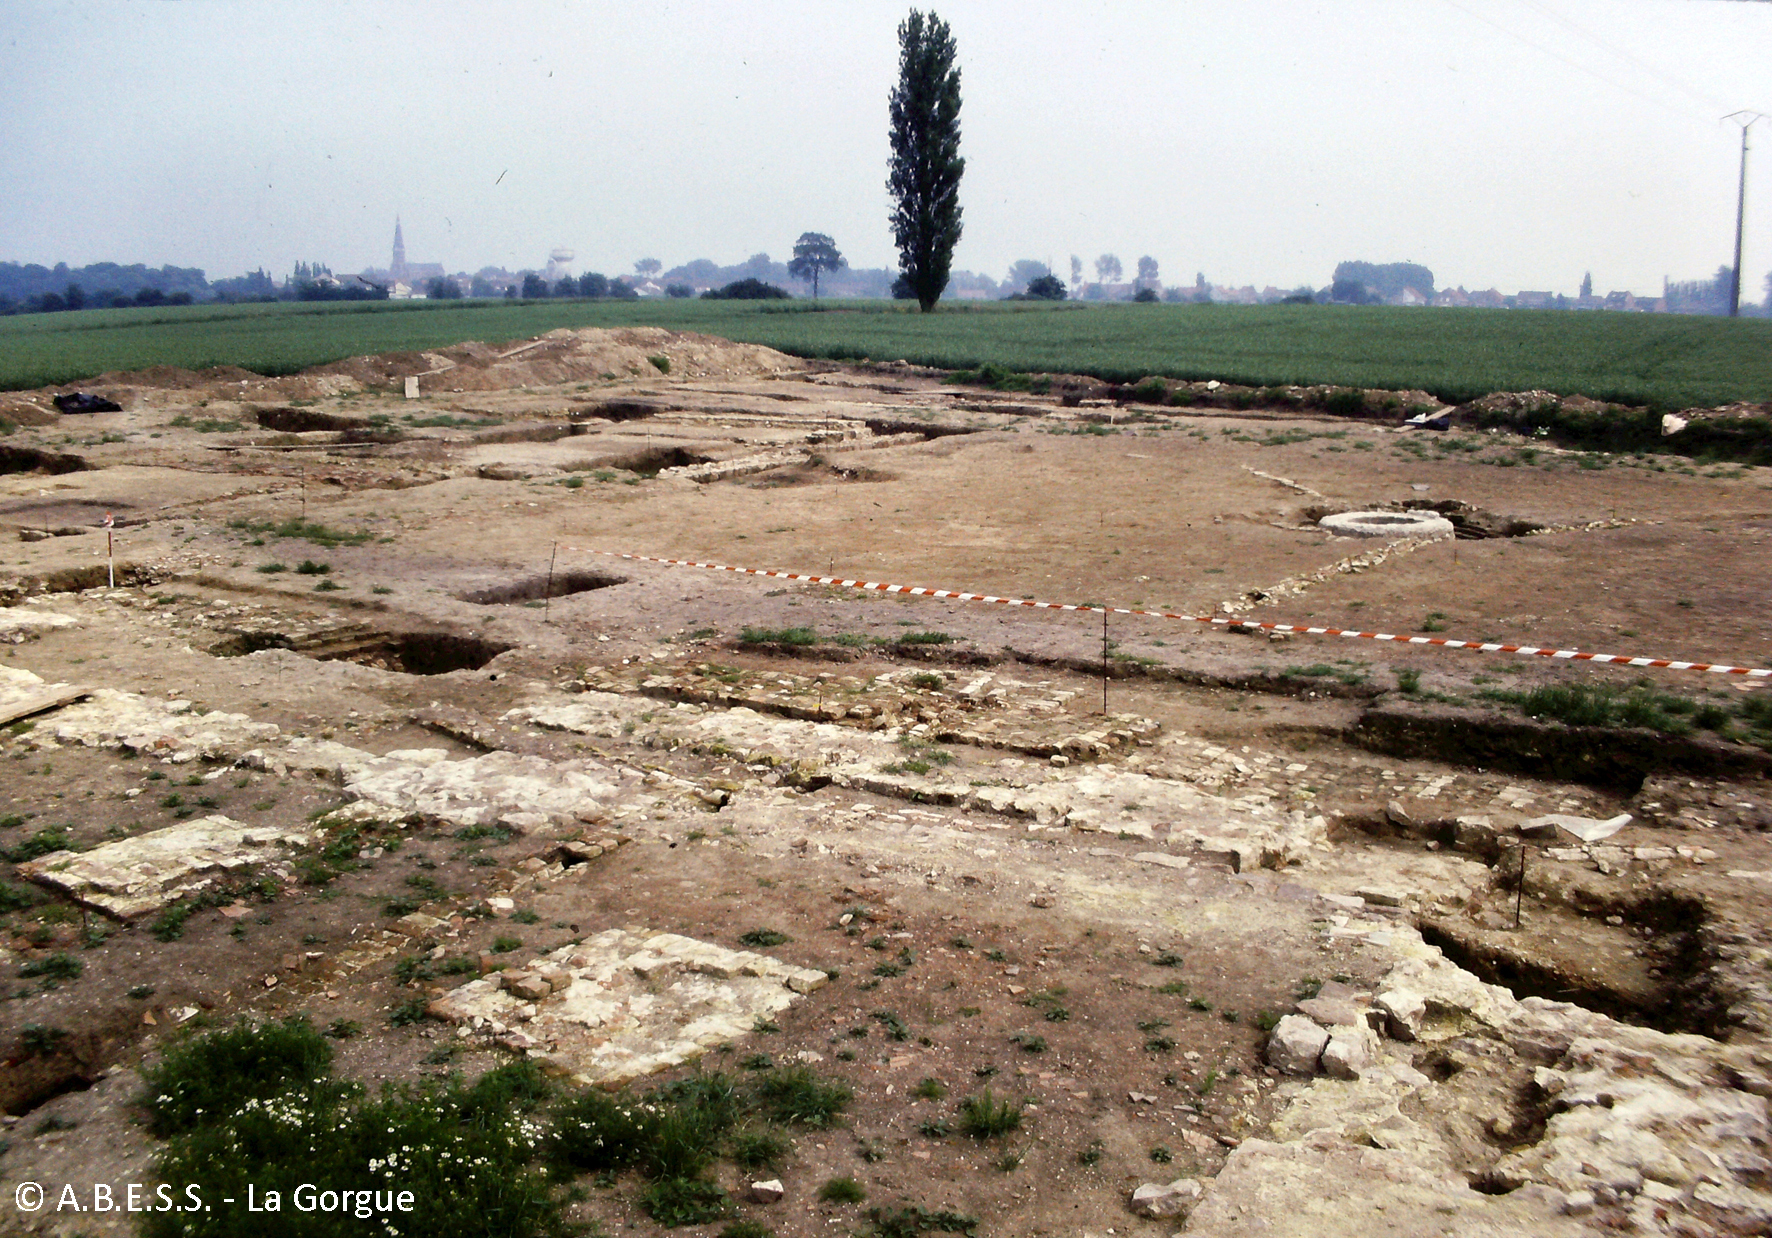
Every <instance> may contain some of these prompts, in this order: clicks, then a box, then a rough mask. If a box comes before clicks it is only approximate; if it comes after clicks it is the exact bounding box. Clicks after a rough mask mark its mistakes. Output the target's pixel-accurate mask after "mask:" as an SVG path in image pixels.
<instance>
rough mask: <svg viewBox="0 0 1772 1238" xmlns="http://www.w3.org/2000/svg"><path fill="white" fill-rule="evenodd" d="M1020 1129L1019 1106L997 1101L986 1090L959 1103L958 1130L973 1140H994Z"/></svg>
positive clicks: (1013, 1103) (1011, 1102)
mask: <svg viewBox="0 0 1772 1238" xmlns="http://www.w3.org/2000/svg"><path fill="white" fill-rule="evenodd" d="M1020 1128H1021V1106H1020V1105H1019V1104H1017V1103H1016V1102H1015V1101H1012V1100H1002V1101H999V1100H997V1099H996V1097H994V1096H992V1095H991V1090H990V1089H989V1088H986V1089H985V1090H984V1091H982V1092H980V1093H978V1094H977V1095H976V1096H968V1097H967V1098H966V1099H965V1100H964V1101H962V1102H960V1129H961V1130H962V1131H963V1132H965V1133H966V1134H968V1135H971V1136H972V1137H973V1138H974V1139H994V1138H995V1137H997V1136H998V1135H1007V1134H1008V1133H1009V1132H1010V1131H1013V1130H1019V1129H1020Z"/></svg>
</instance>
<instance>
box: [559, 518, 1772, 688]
mask: <svg viewBox="0 0 1772 1238" xmlns="http://www.w3.org/2000/svg"><path fill="white" fill-rule="evenodd" d="M564 549H566V550H571V551H576V552H579V553H585V554H597V555H607V556H609V557H610V558H612V559H632V560H634V561H635V562H639V563H664V564H669V565H670V566H672V567H700V568H706V569H708V570H710V571H715V572H737V573H740V574H741V575H745V576H769V577H773V578H774V579H776V580H798V581H804V582H805V583H806V584H809V585H837V586H839V587H840V588H844V589H872V590H874V591H875V592H878V593H904V594H909V595H911V596H914V597H926V598H948V599H951V600H953V601H956V602H995V603H996V604H997V605H999V606H1028V607H1032V608H1034V609H1036V610H1077V611H1088V612H1093V613H1095V614H1100V613H1102V612H1103V611H1105V612H1106V613H1108V614H1110V615H1146V616H1149V617H1151V618H1153V619H1185V620H1187V621H1188V622H1190V623H1205V624H1210V625H1212V626H1213V627H1225V628H1258V629H1260V630H1261V631H1263V632H1292V633H1296V634H1298V635H1300V636H1345V637H1349V638H1351V639H1355V640H1379V641H1394V642H1395V643H1397V644H1400V645H1430V646H1433V647H1435V648H1439V649H1469V650H1472V651H1473V652H1476V653H1517V654H1520V655H1521V656H1523V657H1535V658H1560V659H1565V660H1567V661H1572V662H1611V663H1616V664H1617V665H1619V666H1647V667H1657V668H1660V669H1662V670H1670V671H1705V672H1708V673H1709V674H1712V675H1746V676H1748V677H1750V678H1753V679H1769V678H1772V669H1768V668H1765V667H1757V666H1724V665H1721V664H1720V663H1714V662H1681V661H1679V660H1678V659H1675V658H1642V657H1635V656H1632V655H1630V654H1623V653H1587V652H1584V651H1583V650H1580V649H1550V648H1543V647H1540V646H1537V645H1503V644H1498V643H1496V642H1494V641H1469V640H1448V639H1446V638H1444V637H1440V636H1399V635H1396V634H1394V633H1391V632H1355V631H1353V630H1351V629H1348V628H1313V627H1305V626H1303V625H1301V624H1295V623H1261V622H1258V621H1256V620H1254V619H1236V618H1230V617H1225V616H1218V615H1181V614H1176V613H1174V612H1171V611H1166V610H1137V609H1134V608H1131V607H1125V606H1079V605H1076V604H1074V603H1070V602H1035V601H1030V600H1029V599H1027V598H1002V597H995V596H993V595H991V594H988V593H961V592H959V591H957V590H953V589H927V588H924V587H923V586H921V585H888V584H882V583H880V582H878V581H871V580H844V579H842V578H841V577H838V576H809V575H806V574H805V573H802V572H778V571H774V570H772V569H770V568H761V567H729V566H727V565H726V564H724V563H698V562H696V561H695V560H693V559H660V558H655V557H653V556H652V555H635V554H625V553H623V552H621V551H617V550H588V549H584V548H581V547H578V546H567V547H564Z"/></svg>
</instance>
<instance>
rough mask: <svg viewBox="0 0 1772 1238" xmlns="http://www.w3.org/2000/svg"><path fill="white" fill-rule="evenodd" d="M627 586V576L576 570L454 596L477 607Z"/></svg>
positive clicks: (468, 591) (542, 575)
mask: <svg viewBox="0 0 1772 1238" xmlns="http://www.w3.org/2000/svg"><path fill="white" fill-rule="evenodd" d="M627 583H628V578H627V577H626V576H617V575H615V574H613V573H611V572H597V571H587V570H584V569H579V570H575V571H570V572H554V573H551V574H538V575H535V576H527V577H525V578H523V579H522V580H515V581H512V582H510V583H509V584H503V585H489V586H487V587H486V588H484V589H471V590H467V591H465V592H462V593H457V594H456V595H455V597H456V599H457V600H458V601H462V602H472V603H473V604H474V605H476V606H502V605H508V604H509V603H512V602H539V601H542V600H544V599H546V598H561V597H568V596H570V595H572V594H574V593H589V592H590V591H591V590H593V589H608V588H611V587H612V586H615V585H625V584H627Z"/></svg>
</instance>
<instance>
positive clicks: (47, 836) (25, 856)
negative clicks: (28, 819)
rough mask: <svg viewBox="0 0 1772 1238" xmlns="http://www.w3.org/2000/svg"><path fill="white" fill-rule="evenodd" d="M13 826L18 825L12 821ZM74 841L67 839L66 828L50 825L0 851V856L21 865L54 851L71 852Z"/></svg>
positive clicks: (17, 822) (15, 821) (16, 821)
mask: <svg viewBox="0 0 1772 1238" xmlns="http://www.w3.org/2000/svg"><path fill="white" fill-rule="evenodd" d="M13 824H15V825H17V824H20V822H19V821H18V820H14V821H13ZM73 849H74V840H73V839H71V838H69V837H68V827H67V826H65V825H52V826H47V827H45V828H44V829H41V830H38V831H37V832H36V833H35V834H32V835H31V836H30V837H29V838H27V839H25V840H24V841H23V842H20V843H16V844H14V845H13V846H11V847H8V848H7V849H6V850H5V851H0V856H4V857H5V858H6V859H8V860H11V861H12V862H13V863H14V864H23V863H24V862H25V861H26V860H35V859H38V858H40V857H42V856H46V855H49V854H50V853H52V852H56V851H72V850H73Z"/></svg>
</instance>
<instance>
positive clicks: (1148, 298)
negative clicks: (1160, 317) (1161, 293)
mask: <svg viewBox="0 0 1772 1238" xmlns="http://www.w3.org/2000/svg"><path fill="white" fill-rule="evenodd" d="M1132 299H1133V300H1134V301H1137V302H1138V303H1139V304H1140V305H1154V304H1156V302H1157V301H1158V300H1159V299H1160V298H1158V296H1157V290H1156V289H1155V288H1140V289H1139V290H1138V291H1137V292H1135V293H1133V294H1132Z"/></svg>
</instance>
